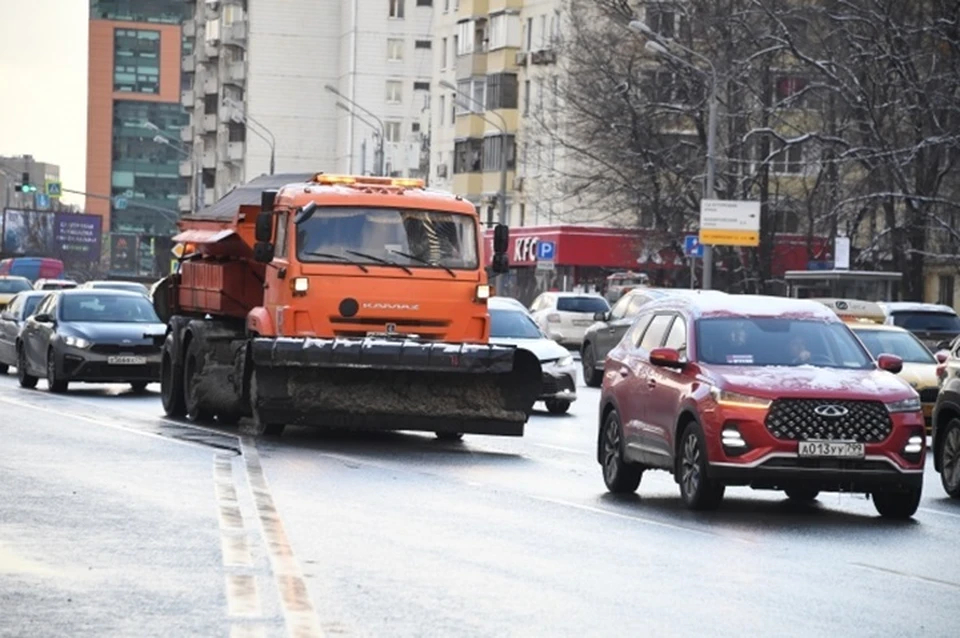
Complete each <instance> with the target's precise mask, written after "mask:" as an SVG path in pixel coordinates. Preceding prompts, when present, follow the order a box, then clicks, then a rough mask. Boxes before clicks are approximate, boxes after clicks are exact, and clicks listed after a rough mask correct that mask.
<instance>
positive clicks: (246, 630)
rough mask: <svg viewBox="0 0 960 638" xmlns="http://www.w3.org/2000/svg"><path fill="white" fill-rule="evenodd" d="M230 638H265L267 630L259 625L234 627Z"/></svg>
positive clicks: (231, 629)
mask: <svg viewBox="0 0 960 638" xmlns="http://www.w3.org/2000/svg"><path fill="white" fill-rule="evenodd" d="M230 638H267V630H266V629H264V628H263V627H262V626H260V625H234V626H233V627H231V628H230Z"/></svg>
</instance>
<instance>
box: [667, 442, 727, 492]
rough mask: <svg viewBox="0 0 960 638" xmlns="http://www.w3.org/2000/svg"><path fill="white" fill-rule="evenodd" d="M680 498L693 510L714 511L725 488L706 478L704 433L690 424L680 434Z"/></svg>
mask: <svg viewBox="0 0 960 638" xmlns="http://www.w3.org/2000/svg"><path fill="white" fill-rule="evenodd" d="M677 479H678V480H679V482H680V496H681V498H683V502H684V504H685V505H686V506H687V507H689V508H690V509H692V510H711V509H716V508H717V507H718V506H719V505H720V501H722V500H723V493H724V490H725V486H724V485H723V483H720V482H719V481H715V480H713V479H711V478H710V477H709V476H707V446H706V445H705V444H704V440H703V430H701V429H700V426H699V425H698V424H697V423H691V424H690V425H688V426H687V427H686V428H684V430H683V438H682V439H681V443H680V458H679V460H678V463H677Z"/></svg>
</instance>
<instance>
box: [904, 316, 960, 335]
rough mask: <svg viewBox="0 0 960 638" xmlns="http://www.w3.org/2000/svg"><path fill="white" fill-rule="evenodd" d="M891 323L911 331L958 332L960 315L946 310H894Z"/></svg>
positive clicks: (959, 330)
mask: <svg viewBox="0 0 960 638" xmlns="http://www.w3.org/2000/svg"><path fill="white" fill-rule="evenodd" d="M893 323H894V324H896V325H898V326H900V327H901V328H906V329H907V330H911V331H913V332H960V317H958V316H957V315H955V314H951V313H948V312H924V311H919V312H895V313H893Z"/></svg>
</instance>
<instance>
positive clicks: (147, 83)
mask: <svg viewBox="0 0 960 638" xmlns="http://www.w3.org/2000/svg"><path fill="white" fill-rule="evenodd" d="M113 90H114V91H120V92H124V93H158V92H159V91H160V32H159V31H143V30H140V29H116V30H115V31H114V37H113Z"/></svg>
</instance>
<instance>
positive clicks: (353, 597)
mask: <svg viewBox="0 0 960 638" xmlns="http://www.w3.org/2000/svg"><path fill="white" fill-rule="evenodd" d="M44 388H45V383H44V382H43V381H41V382H40V386H39V389H38V390H34V391H25V390H21V389H19V388H18V387H17V386H16V382H15V380H14V378H13V377H6V378H0V437H2V438H0V441H2V442H0V487H2V494H3V498H2V499H0V610H2V614H0V635H2V636H31V637H35V636H188V635H189V636H228V635H230V636H248V635H249V636H282V635H290V636H303V637H309V636H319V635H349V636H354V635H356V636H360V635H365V636H588V635H589V636H606V635H610V636H620V635H624V634H634V635H658V636H694V635H711V636H738V637H739V636H743V635H761V634H766V635H776V636H812V635H826V634H836V635H844V636H901V635H910V636H955V635H957V634H958V632H960V629H958V624H960V620H958V616H960V614H958V610H960V603H958V602H957V601H958V599H960V551H958V542H960V541H958V539H960V503H955V502H952V501H950V500H948V499H947V498H945V495H944V493H943V492H942V490H941V488H940V485H939V480H938V477H937V475H936V474H935V473H934V472H933V470H932V468H929V469H928V473H927V482H926V485H925V497H924V501H923V504H922V506H921V509H920V511H919V513H918V514H917V516H916V518H915V520H914V521H911V522H907V523H894V522H888V521H884V520H881V519H880V518H879V517H878V516H877V515H876V514H875V510H874V508H873V505H872V504H871V503H870V502H869V501H867V500H865V499H863V498H860V497H855V496H850V495H842V496H838V495H822V496H821V497H820V499H819V501H818V502H817V503H816V504H814V505H812V506H796V505H794V504H791V503H788V502H787V501H786V500H785V499H784V498H783V497H782V495H780V494H778V493H772V492H770V493H767V492H753V491H751V490H749V489H746V488H732V489H728V491H727V497H726V499H725V501H724V505H723V508H722V509H721V510H720V511H719V512H714V513H708V514H697V513H691V512H688V511H686V510H684V509H683V507H682V506H681V504H680V501H679V497H678V490H677V488H676V485H675V484H674V483H673V481H672V479H671V478H670V477H669V476H668V475H666V474H664V473H648V474H647V475H645V476H644V478H643V482H642V484H641V487H640V490H639V493H638V495H636V496H633V497H629V498H613V497H611V496H609V495H607V494H606V493H605V489H604V486H603V482H602V478H601V475H600V469H599V466H598V465H597V464H596V461H595V459H594V456H593V449H594V445H595V443H594V442H595V437H596V422H595V421H596V415H595V413H596V406H597V398H598V393H597V391H596V390H591V389H588V388H581V390H580V398H579V400H578V401H577V402H576V403H575V404H574V406H573V408H572V410H571V414H570V415H567V416H564V417H551V416H549V415H547V414H546V413H545V412H543V413H538V414H537V415H535V416H534V417H533V418H532V420H531V422H530V424H529V426H528V431H527V435H526V436H524V437H523V438H522V439H501V438H493V437H467V438H466V439H465V441H464V442H463V443H462V444H451V443H441V442H438V441H436V440H434V439H433V437H432V436H426V435H417V434H389V435H329V434H321V433H319V432H317V431H313V430H307V429H296V428H295V429H291V430H289V431H288V433H287V434H285V435H284V437H283V438H282V439H280V440H277V441H269V442H267V441H260V442H257V443H254V442H252V441H249V440H244V441H241V440H239V439H238V438H237V437H236V436H235V431H234V430H231V429H224V430H222V431H218V430H215V429H214V430H206V429H198V428H195V427H192V426H185V425H182V424H177V423H174V422H169V421H166V420H165V419H162V418H161V417H160V414H161V409H160V405H159V398H158V396H157V394H156V391H155V389H154V388H153V387H151V390H152V392H150V393H148V394H147V395H144V396H137V395H133V394H131V393H130V392H128V391H127V390H126V389H125V388H124V387H122V386H111V387H96V386H94V387H86V388H85V387H83V386H78V389H77V390H73V389H72V390H71V392H70V394H69V395H67V396H54V395H50V394H49V393H47V392H46V391H45V390H44Z"/></svg>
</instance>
